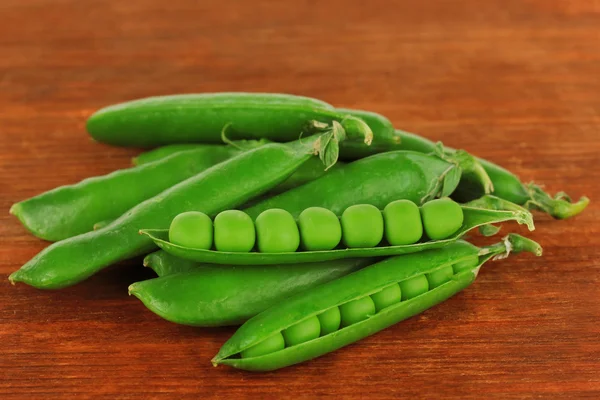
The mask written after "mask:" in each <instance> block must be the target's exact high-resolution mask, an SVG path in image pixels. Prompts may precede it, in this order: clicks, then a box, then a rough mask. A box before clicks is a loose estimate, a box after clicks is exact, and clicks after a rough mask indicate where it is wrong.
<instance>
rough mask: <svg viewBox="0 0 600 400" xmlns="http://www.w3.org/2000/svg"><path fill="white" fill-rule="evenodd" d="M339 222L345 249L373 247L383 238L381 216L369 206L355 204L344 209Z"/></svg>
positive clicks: (376, 209)
mask: <svg viewBox="0 0 600 400" xmlns="http://www.w3.org/2000/svg"><path fill="white" fill-rule="evenodd" d="M341 220H342V232H343V239H344V244H345V245H346V246H347V247H375V246H377V245H378V244H379V242H381V239H382V238H383V216H382V215H381V211H379V209H378V208H377V207H375V206H373V205H371V204H356V205H353V206H350V207H348V208H346V210H344V213H343V214H342V218H341Z"/></svg>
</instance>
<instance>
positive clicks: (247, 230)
mask: <svg viewBox="0 0 600 400" xmlns="http://www.w3.org/2000/svg"><path fill="white" fill-rule="evenodd" d="M255 241H256V232H255V230H254V222H252V218H250V216H249V215H248V214H246V213H245V212H243V211H239V210H227V211H223V212H221V213H219V214H218V215H217V216H216V217H215V247H216V249H217V250H218V251H235V252H244V253H245V252H249V251H250V250H252V248H253V247H254V242H255Z"/></svg>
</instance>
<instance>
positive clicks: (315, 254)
mask: <svg viewBox="0 0 600 400" xmlns="http://www.w3.org/2000/svg"><path fill="white" fill-rule="evenodd" d="M484 207H485V208H484ZM461 208H462V211H463V215H464V220H463V224H462V226H461V227H460V228H459V229H458V231H456V232H455V233H454V234H453V235H452V236H450V237H448V238H446V239H443V240H432V241H427V242H421V243H415V244H410V245H399V246H378V247H369V248H343V249H334V250H322V251H296V252H283V253H261V252H249V253H242V252H225V251H215V250H202V249H193V248H189V247H184V246H179V245H175V244H173V243H171V242H169V239H168V237H169V231H168V230H166V229H143V230H141V231H140V233H141V234H143V235H146V236H148V237H149V238H151V239H152V240H153V241H154V243H156V245H157V246H159V247H160V248H161V249H163V250H164V251H166V252H167V253H170V254H172V255H174V256H177V257H180V258H184V259H187V260H193V261H196V262H202V263H211V264H228V265H275V264H288V263H304V262H321V261H331V260H338V259H343V258H357V257H382V256H393V255H399V254H408V253H416V252H419V251H423V250H430V249H436V248H440V247H444V246H447V245H449V244H451V243H454V242H456V241H457V240H458V239H460V238H461V237H462V236H464V235H465V234H466V233H467V232H468V231H470V230H471V229H474V228H477V227H480V226H484V225H489V224H495V223H501V222H505V221H517V222H518V223H519V224H526V225H527V226H528V228H529V230H533V229H534V226H533V219H532V216H531V213H529V212H528V211H527V210H525V209H524V208H522V207H520V206H517V205H516V204H513V203H510V202H508V201H506V200H502V199H496V198H494V197H493V196H484V198H483V199H478V200H476V201H475V202H474V203H473V205H471V204H465V205H461Z"/></svg>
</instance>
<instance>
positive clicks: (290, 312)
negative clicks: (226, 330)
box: [212, 235, 541, 371]
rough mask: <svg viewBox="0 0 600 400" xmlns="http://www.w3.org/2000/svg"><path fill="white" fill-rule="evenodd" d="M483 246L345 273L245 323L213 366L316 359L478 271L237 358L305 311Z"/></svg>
mask: <svg viewBox="0 0 600 400" xmlns="http://www.w3.org/2000/svg"><path fill="white" fill-rule="evenodd" d="M508 241H509V242H510V244H511V247H512V249H513V250H514V251H513V253H519V252H521V251H528V252H532V253H535V254H536V255H541V248H540V247H539V245H538V244H537V243H535V242H533V241H531V240H528V239H526V238H523V237H520V236H518V235H512V236H511V237H509V239H508ZM506 243H507V242H500V243H497V244H494V245H492V246H489V247H487V248H486V252H485V253H486V255H485V256H484V257H483V258H482V259H481V264H483V263H485V262H486V261H488V260H491V259H493V258H494V257H495V256H496V255H498V254H503V253H505V252H506V250H507V247H508V246H507V244H506ZM481 250H482V249H480V248H478V247H476V246H473V245H472V244H470V243H468V242H464V241H457V242H454V243H451V244H449V245H447V246H445V247H443V248H439V249H433V250H425V251H423V252H420V253H412V254H406V255H401V256H395V257H390V258H387V259H385V260H383V261H381V262H379V263H376V264H373V265H371V266H369V267H367V268H364V269H362V270H360V271H357V272H355V273H352V274H349V275H347V276H345V277H343V278H340V279H336V280H334V281H331V282H329V283H327V284H323V285H320V286H318V287H315V288H314V289H312V290H308V291H304V292H302V293H300V294H298V295H296V296H292V297H290V298H288V299H287V300H286V301H284V302H280V303H278V304H276V305H274V306H273V307H271V308H269V309H268V310H266V311H264V312H262V313H261V314H258V315H256V316H255V317H254V318H252V319H250V320H249V321H247V322H246V323H245V324H244V325H242V326H241V327H240V328H239V329H238V330H237V331H236V332H235V333H234V335H233V336H232V337H231V338H230V339H229V340H228V341H227V342H226V343H225V344H224V345H223V346H222V347H221V349H220V350H219V353H218V354H217V355H216V356H215V357H214V358H213V360H212V362H213V365H219V364H224V365H229V366H232V367H235V368H240V369H244V370H249V371H272V370H276V369H279V368H283V367H286V366H290V365H294V364H298V363H301V362H303V361H307V360H310V359H314V358H316V357H319V356H321V355H324V354H326V353H329V352H332V351H335V350H337V349H340V348H342V347H344V346H346V345H348V344H351V343H354V342H356V341H358V340H360V339H363V338H365V337H367V336H369V335H372V334H374V333H375V332H379V331H381V330H383V329H385V328H387V327H389V326H392V325H394V324H396V323H398V322H400V321H402V320H405V319H407V318H410V317H412V316H414V315H417V314H419V313H421V312H423V311H425V310H427V309H429V308H431V307H433V306H435V305H436V304H439V303H441V302H443V301H445V300H447V299H449V298H450V297H452V296H453V295H455V294H456V293H458V292H460V291H461V290H462V289H464V288H466V287H467V286H469V285H470V284H471V283H472V282H473V281H474V280H475V278H476V274H475V273H473V272H464V273H461V274H458V275H456V276H455V277H453V279H452V280H451V281H449V282H448V283H447V284H445V285H442V286H439V287H437V288H436V289H434V290H430V291H428V292H427V293H425V294H424V295H422V296H419V297H414V298H412V299H410V300H407V301H401V302H400V303H397V304H396V305H393V306H390V307H389V308H387V309H386V310H384V311H382V312H379V313H376V314H374V315H372V316H371V317H369V318H368V319H366V320H363V321H361V322H357V323H355V324H353V325H352V326H348V327H346V328H344V329H340V330H339V331H337V332H334V333H333V334H330V335H323V336H321V337H319V338H317V339H315V340H311V341H310V342H306V343H304V344H302V345H299V346H291V347H288V348H285V349H283V350H280V351H276V352H274V353H271V354H267V355H264V356H263V357H261V358H254V359H250V358H248V359H240V358H238V357H237V355H238V354H239V353H240V351H241V350H242V349H243V348H244V347H246V346H248V344H252V343H259V342H260V341H262V340H263V338H264V337H268V336H270V335H271V334H272V333H273V332H279V331H281V330H282V329H284V327H287V326H289V325H291V324H293V323H294V322H296V321H301V320H303V319H304V318H306V316H312V315H315V314H318V313H320V312H324V311H325V310H327V309H329V308H330V307H332V306H333V305H337V304H340V303H342V302H345V301H346V299H348V298H356V296H357V295H358V296H360V293H373V290H377V289H379V288H382V287H386V286H389V284H390V282H406V281H410V280H412V279H413V278H416V277H422V278H425V275H424V274H426V273H429V272H432V271H435V270H436V269H438V268H440V267H446V266H448V265H452V264H453V263H455V262H456V261H458V260H464V259H466V258H468V257H469V256H472V255H475V254H478V253H479V252H480V251H481ZM425 281H426V279H425Z"/></svg>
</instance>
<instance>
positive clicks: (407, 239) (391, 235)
mask: <svg viewBox="0 0 600 400" xmlns="http://www.w3.org/2000/svg"><path fill="white" fill-rule="evenodd" d="M383 220H384V226H385V239H386V240H387V241H388V243H389V244H390V245H391V246H400V245H407V244H413V243H416V242H418V241H419V239H421V236H423V224H422V223H421V212H420V210H419V207H418V206H417V205H416V204H415V203H413V202H412V201H409V200H396V201H392V202H391V203H389V204H388V205H386V206H385V208H384V209H383Z"/></svg>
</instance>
